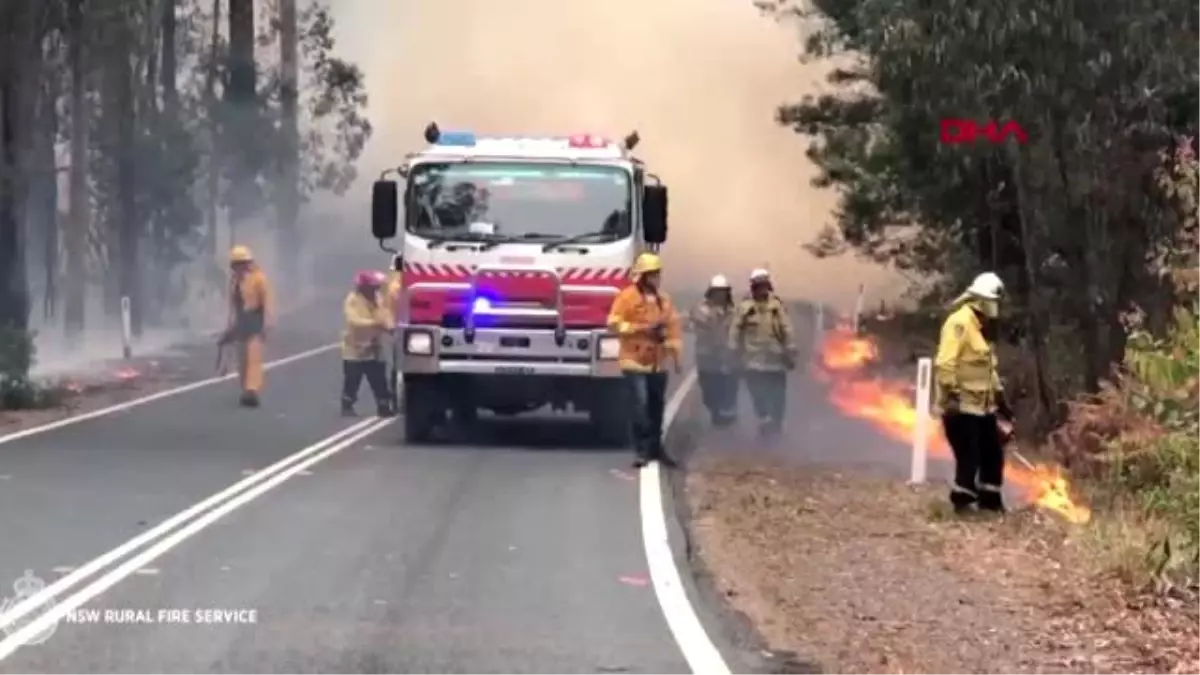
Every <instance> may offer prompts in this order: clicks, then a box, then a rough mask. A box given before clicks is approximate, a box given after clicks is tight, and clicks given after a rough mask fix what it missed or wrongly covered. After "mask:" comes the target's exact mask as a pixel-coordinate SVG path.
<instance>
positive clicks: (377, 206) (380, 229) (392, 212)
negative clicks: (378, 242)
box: [371, 180, 400, 239]
mask: <svg viewBox="0 0 1200 675" xmlns="http://www.w3.org/2000/svg"><path fill="white" fill-rule="evenodd" d="M399 208H400V204H399V187H398V186H397V184H396V181H393V180H377V181H375V185H374V186H372V188H371V233H372V234H374V235H375V238H376V239H391V238H392V237H394V236H396V222H397V220H398V219H399V214H400V211H399Z"/></svg>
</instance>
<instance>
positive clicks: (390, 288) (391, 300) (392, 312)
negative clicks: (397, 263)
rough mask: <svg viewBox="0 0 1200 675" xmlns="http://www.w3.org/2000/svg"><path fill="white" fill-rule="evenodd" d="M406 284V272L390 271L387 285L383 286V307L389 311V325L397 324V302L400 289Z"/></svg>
mask: <svg viewBox="0 0 1200 675" xmlns="http://www.w3.org/2000/svg"><path fill="white" fill-rule="evenodd" d="M403 284H404V273H403V272H398V271H396V270H392V271H390V272H388V280H387V285H385V286H384V287H383V308H384V311H386V312H387V317H388V325H389V326H393V327H394V326H395V325H396V303H397V302H399V301H400V290H401V288H403Z"/></svg>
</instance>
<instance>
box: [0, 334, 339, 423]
mask: <svg viewBox="0 0 1200 675" xmlns="http://www.w3.org/2000/svg"><path fill="white" fill-rule="evenodd" d="M337 346H338V345H337V343H334V344H328V345H324V346H321V347H317V348H316V349H309V350H307V351H303V352H298V353H296V354H292V355H291V356H286V357H284V358H282V359H276V360H274V361H268V362H267V363H266V364H264V365H263V370H271V369H272V368H278V367H279V366H286V365H287V364H289V363H295V362H296V361H300V360H302V359H307V358H308V357H310V356H316V355H317V354H321V353H323V352H327V351H329V350H331V349H333V348H334V347H337ZM235 378H237V373H230V374H228V375H220V376H218V377H210V378H208V379H206V380H197V381H196V382H191V383H189V384H185V385H183V386H181V387H174V388H172V389H164V390H162V391H159V392H155V393H153V394H150V395H148V396H143V397H141V398H135V399H133V400H130V401H125V402H124V403H118V404H116V405H110V406H108V407H107V408H100V409H99V410H91V411H89V412H85V413H79V414H78V415H72V416H71V417H64V418H63V419H61V420H57V421H55V422H50V423H49V424H42V425H40V426H36V427H30V428H28V429H22V430H21V431H16V432H13V433H11V434H8V435H6V436H0V445H3V444H4V443H11V442H13V441H16V440H20V439H22V438H28V437H29V436H36V435H37V434H42V433H45V432H47V431H53V430H54V429H61V428H63V427H66V426H70V425H72V424H78V423H80V422H85V421H87V420H94V419H96V418H98V417H104V416H106V415H112V414H113V413H119V412H122V411H124V410H129V409H130V408H136V407H138V406H140V405H145V404H146V403H152V402H154V401H161V400H162V399H164V398H170V397H172V396H177V395H179V394H184V393H187V392H189V391H195V390H197V389H199V388H201V387H207V386H209V385H211V384H216V383H218V382H225V381H226V380H232V379H235Z"/></svg>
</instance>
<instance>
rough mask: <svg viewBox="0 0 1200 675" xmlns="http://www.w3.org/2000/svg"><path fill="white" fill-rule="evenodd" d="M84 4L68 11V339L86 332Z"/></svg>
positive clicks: (79, 1)
mask: <svg viewBox="0 0 1200 675" xmlns="http://www.w3.org/2000/svg"><path fill="white" fill-rule="evenodd" d="M83 3H84V0H70V4H69V5H68V8H67V32H68V35H67V40H68V42H69V45H68V50H69V51H68V59H69V61H70V70H71V173H70V181H69V185H70V187H69V190H70V192H69V195H68V201H69V205H68V209H67V211H68V214H69V219H70V223H69V224H68V226H67V236H66V253H67V265H66V267H67V274H66V282H67V297H66V307H65V308H64V310H65V316H64V319H65V324H64V325H65V328H66V333H67V336H68V338H71V339H78V338H79V336H80V335H81V334H82V333H83V329H84V299H85V296H86V292H87V276H88V275H87V270H88V265H87V233H88V229H89V227H90V223H89V214H88V211H89V210H90V209H89V207H90V204H89V203H88V189H87V188H88V186H87V161H88V157H87V148H88V138H87V133H88V108H87V81H86V78H85V71H84V66H83V63H84V54H85V51H86V40H87V38H86V36H85V34H84V18H83Z"/></svg>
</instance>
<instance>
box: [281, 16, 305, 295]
mask: <svg viewBox="0 0 1200 675" xmlns="http://www.w3.org/2000/svg"><path fill="white" fill-rule="evenodd" d="M279 26H280V32H279V63H280V70H281V75H282V83H281V85H282V86H281V87H280V106H281V108H282V110H281V113H282V115H281V116H282V126H283V129H282V131H283V144H284V147H283V150H282V158H283V161H282V167H281V169H282V171H281V172H280V176H281V178H280V179H281V181H282V183H283V184H282V185H280V186H279V187H280V190H279V204H278V218H279V223H278V236H279V246H278V250H279V254H280V261H281V263H282V272H283V275H284V279H285V280H286V281H285V283H288V284H296V283H298V282H299V279H298V273H299V264H298V263H299V258H300V253H301V250H302V249H303V247H302V246H301V242H300V241H299V227H298V226H297V223H296V220H297V219H298V218H299V216H300V185H299V180H300V173H299V166H300V123H299V120H298V119H297V117H298V115H297V108H298V106H299V100H298V99H299V80H300V65H299V57H298V53H297V52H298V49H297V35H296V33H297V26H296V0H279Z"/></svg>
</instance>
